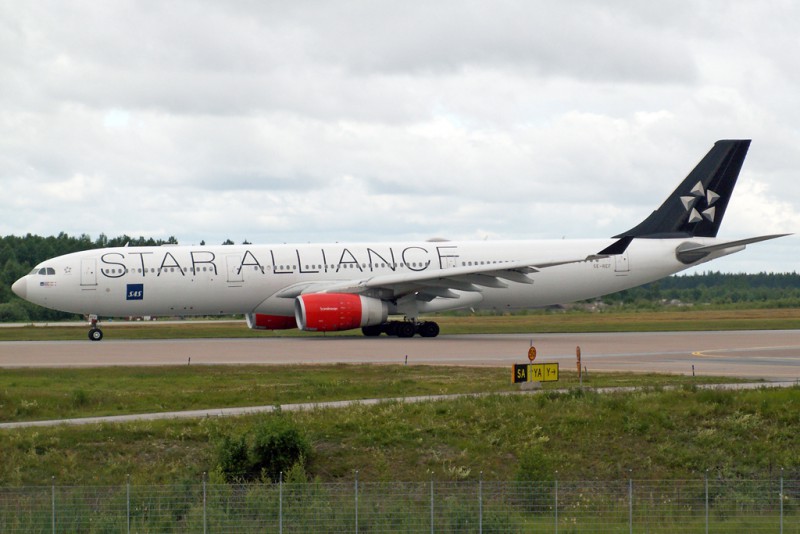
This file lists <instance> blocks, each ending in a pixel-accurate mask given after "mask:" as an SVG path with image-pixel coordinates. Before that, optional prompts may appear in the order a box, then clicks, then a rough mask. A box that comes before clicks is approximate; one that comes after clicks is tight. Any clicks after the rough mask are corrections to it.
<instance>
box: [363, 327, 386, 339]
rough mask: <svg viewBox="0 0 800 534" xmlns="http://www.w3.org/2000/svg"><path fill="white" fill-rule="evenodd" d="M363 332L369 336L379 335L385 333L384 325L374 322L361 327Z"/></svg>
mask: <svg viewBox="0 0 800 534" xmlns="http://www.w3.org/2000/svg"><path fill="white" fill-rule="evenodd" d="M361 333H362V334H364V335H365V336H367V337H375V336H379V335H381V334H382V333H383V325H379V324H373V325H369V326H365V327H363V328H362V329H361Z"/></svg>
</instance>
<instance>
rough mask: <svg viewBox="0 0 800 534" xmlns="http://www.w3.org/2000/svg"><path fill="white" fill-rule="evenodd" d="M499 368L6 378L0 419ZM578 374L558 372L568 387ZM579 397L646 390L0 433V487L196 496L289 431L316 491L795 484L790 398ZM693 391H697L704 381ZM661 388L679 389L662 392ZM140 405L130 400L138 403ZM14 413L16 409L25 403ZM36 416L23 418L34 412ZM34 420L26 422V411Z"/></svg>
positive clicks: (648, 393) (260, 396)
mask: <svg viewBox="0 0 800 534" xmlns="http://www.w3.org/2000/svg"><path fill="white" fill-rule="evenodd" d="M509 374H510V373H509V371H508V370H505V369H484V368H478V369H471V368H465V369H462V368H438V367H424V366H419V367H416V366H410V367H405V366H394V367H390V366H345V365H338V366H330V367H325V366H293V367H283V368H280V367H260V368H258V367H224V368H223V367H216V368H215V367H209V368H205V367H194V366H193V367H187V368H153V369H149V368H148V369H141V368H138V369H119V368H110V369H91V370H83V369H63V370H47V371H35V370H10V371H3V372H2V375H1V376H2V386H0V392H2V398H0V404H2V405H3V406H4V408H3V409H4V410H5V409H6V408H5V406H6V405H7V404H8V405H9V406H11V405H14V406H17V407H19V406H28V410H30V411H29V412H28V413H25V414H18V415H17V416H14V417H16V418H18V419H19V418H23V419H33V418H41V417H42V416H50V415H47V414H58V415H64V414H74V415H87V414H94V413H99V412H101V411H103V410H106V409H109V408H110V409H111V410H112V412H114V413H123V412H128V411H151V410H173V409H181V408H189V407H197V406H206V407H208V406H210V405H214V406H229V405H236V404H237V403H241V404H247V405H254V404H272V403H283V402H295V401H304V400H309V399H308V398H309V397H310V399H311V400H314V401H316V400H323V399H324V398H330V399H335V398H360V397H371V396H381V395H386V396H398V395H410V394H418V393H423V392H430V393H450V392H456V391H503V390H508V389H510V388H511V386H510V385H509V383H508V381H509V378H510V377H509ZM574 378H575V377H574V374H573V375H570V374H569V373H568V372H566V371H565V372H563V373H562V379H563V381H562V382H561V383H560V384H559V385H560V386H565V385H568V384H574ZM590 380H591V381H592V382H590V383H589V385H601V384H602V385H611V384H620V385H629V384H632V383H639V384H645V385H648V386H649V387H648V388H647V389H645V390H644V391H638V392H634V393H616V394H596V393H592V392H582V391H579V390H576V389H572V390H570V391H569V392H567V393H557V392H544V393H542V394H538V395H513V396H501V395H490V396H488V397H481V398H460V399H453V400H446V401H440V402H425V403H420V404H400V403H396V402H387V403H384V404H380V405H377V406H364V405H358V406H353V407H349V408H342V409H320V408H318V409H315V410H312V411H309V412H293V413H288V412H286V413H283V414H280V415H276V414H261V415H252V416H241V417H231V418H214V417H210V418H202V419H195V420H174V421H154V422H135V423H126V424H94V425H86V426H61V427H52V428H51V427H46V428H26V429H14V430H3V431H0V457H2V458H3V461H2V462H0V486H2V485H37V484H48V483H49V481H50V479H51V477H52V476H55V477H56V480H57V481H58V483H59V484H60V485H64V484H120V483H122V482H123V481H124V480H125V476H126V475H127V474H130V475H131V477H132V482H133V483H135V484H163V483H170V484H174V483H180V482H182V481H195V482H196V481H197V480H199V479H200V478H201V474H202V473H203V472H210V471H212V470H213V469H214V467H215V465H216V464H215V443H216V442H217V441H218V440H219V439H220V437H221V436H223V435H239V434H242V433H247V432H250V431H252V429H253V428H254V427H255V426H256V425H258V423H259V421H262V420H263V419H264V418H270V417H287V418H290V419H291V420H292V421H293V422H294V423H295V424H296V425H297V426H298V427H299V428H301V429H302V430H303V432H305V433H306V435H307V436H308V438H309V440H310V441H311V443H312V446H313V451H314V452H313V454H312V457H311V458H310V459H309V464H308V471H309V473H310V474H311V475H312V476H316V477H319V478H320V479H321V480H324V481H338V480H352V478H353V476H354V472H355V470H358V471H359V473H360V475H359V476H360V477H361V478H362V480H365V481H387V480H428V479H430V477H431V476H433V477H435V478H436V479H443V480H463V479H470V480H474V479H477V477H478V476H479V473H481V472H483V477H484V479H486V480H512V479H514V478H516V477H520V476H522V477H525V478H532V479H542V480H547V479H550V478H552V477H553V476H554V473H555V471H558V473H559V475H558V476H559V478H560V479H561V480H568V479H573V480H574V479H591V480H593V479H601V480H602V479H610V480H614V479H620V478H622V479H626V478H628V476H630V472H629V471H628V470H629V469H633V473H634V476H635V477H636V478H640V479H643V478H648V479H659V478H666V479H679V478H696V477H699V476H702V475H703V474H704V473H705V471H706V469H709V470H710V472H711V474H712V476H714V477H722V478H735V477H749V476H758V477H762V476H769V475H770V474H773V475H774V474H775V473H776V472H777V471H778V470H779V468H780V467H786V468H787V469H788V470H787V472H786V476H787V477H792V476H794V477H795V478H797V477H798V476H800V435H798V433H797V428H798V427H799V426H800V388H792V389H784V390H762V391H744V392H718V391H702V390H696V389H695V388H694V387H693V386H692V385H691V384H692V383H693V382H692V378H691V377H677V376H675V377H673V376H658V375H648V376H644V377H642V376H639V375H627V376H626V375H603V374H598V373H595V374H593V375H592V377H591V378H590ZM704 381H705V379H704ZM664 384H683V386H680V387H678V388H677V389H676V390H668V391H664V390H663V389H662V387H661V386H662V385H664ZM137 392H138V393H137ZM22 400H24V401H25V403H22V402H21V401H22ZM34 404H35V406H34ZM37 410H38V412H37Z"/></svg>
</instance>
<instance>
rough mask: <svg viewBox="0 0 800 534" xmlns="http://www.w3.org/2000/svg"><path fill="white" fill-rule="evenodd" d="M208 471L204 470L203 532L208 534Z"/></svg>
mask: <svg viewBox="0 0 800 534" xmlns="http://www.w3.org/2000/svg"><path fill="white" fill-rule="evenodd" d="M206 508H207V506H206V472H205V471H203V534H206V532H207V530H206V529H207V527H206Z"/></svg>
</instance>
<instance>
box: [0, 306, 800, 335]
mask: <svg viewBox="0 0 800 534" xmlns="http://www.w3.org/2000/svg"><path fill="white" fill-rule="evenodd" d="M432 319H434V320H436V321H437V322H438V323H439V325H440V326H441V332H442V334H443V335H447V334H476V333H488V334H510V333H545V332H556V333H574V332H644V331H652V332H662V331H681V330H683V331H688V330H788V329H798V328H800V309H796V308H780V309H764V310H760V309H757V310H696V309H694V308H683V309H680V310H665V311H648V312H635V311H628V312H602V313H587V312H558V311H544V310H542V311H534V312H529V313H527V314H524V315H470V316H456V315H446V316H440V317H434V318H432ZM101 326H102V328H103V331H104V332H105V335H106V336H107V337H109V338H114V339H180V338H234V337H236V338H238V337H273V336H321V335H328V336H331V335H344V336H352V335H359V336H360V335H361V333H360V332H359V331H358V330H349V331H346V332H332V333H327V334H320V333H312V332H300V331H298V330H278V331H263V330H250V329H248V328H247V325H245V323H244V321H243V320H242V321H240V322H229V321H219V322H214V321H211V322H197V321H186V322H181V323H170V324H161V323H159V322H158V321H152V322H145V323H133V324H131V323H120V322H113V321H112V322H104V323H102V324H101ZM87 332H88V326H59V325H58V324H57V323H54V324H52V325H48V326H46V327H33V326H25V327H16V328H0V341H33V340H41V341H47V340H71V339H75V340H77V339H81V340H82V339H86V333H87Z"/></svg>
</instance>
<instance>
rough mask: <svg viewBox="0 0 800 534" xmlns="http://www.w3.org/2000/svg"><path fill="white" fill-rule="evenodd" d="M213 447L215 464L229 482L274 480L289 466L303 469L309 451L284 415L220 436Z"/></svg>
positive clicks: (306, 441)
mask: <svg viewBox="0 0 800 534" xmlns="http://www.w3.org/2000/svg"><path fill="white" fill-rule="evenodd" d="M216 448H217V468H218V469H219V470H220V471H221V473H222V474H223V475H224V477H225V480H227V481H228V482H235V481H246V480H257V479H262V480H263V479H269V480H272V481H277V480H278V478H279V477H280V473H284V474H286V473H288V472H289V471H290V470H292V469H294V470H298V469H299V471H298V472H302V473H305V471H304V470H305V461H306V458H308V456H309V454H310V453H311V445H310V444H309V442H308V439H307V438H306V437H305V436H304V435H303V434H302V433H301V432H300V431H299V430H298V429H297V427H295V426H294V424H293V423H292V422H291V421H290V420H289V419H287V418H284V417H283V416H278V417H274V416H273V417H270V418H267V419H265V420H264V421H263V422H261V423H260V424H258V425H257V426H256V427H255V428H253V429H252V430H251V431H250V432H249V433H246V434H242V435H238V436H230V435H226V436H222V438H220V440H219V441H218V442H217V447H216Z"/></svg>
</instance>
